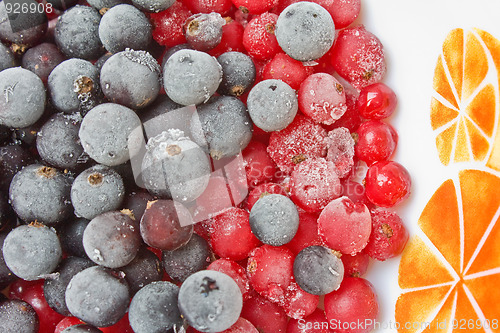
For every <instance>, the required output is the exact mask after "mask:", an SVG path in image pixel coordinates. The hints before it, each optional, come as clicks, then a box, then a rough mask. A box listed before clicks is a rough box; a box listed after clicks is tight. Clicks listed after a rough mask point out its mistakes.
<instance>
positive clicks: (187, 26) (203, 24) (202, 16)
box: [183, 12, 226, 52]
mask: <svg viewBox="0 0 500 333" xmlns="http://www.w3.org/2000/svg"><path fill="white" fill-rule="evenodd" d="M225 24H226V20H224V19H223V18H222V16H221V15H220V14H219V13H215V12H212V13H198V14H194V15H192V16H190V17H189V18H188V19H187V20H186V22H185V23H184V27H183V31H184V36H185V37H186V40H187V42H188V44H189V45H191V46H192V47H193V49H195V50H199V51H204V52H206V51H209V50H211V49H213V48H214V47H216V46H217V45H218V44H219V43H220V41H221V39H222V27H223V26H224V25H225Z"/></svg>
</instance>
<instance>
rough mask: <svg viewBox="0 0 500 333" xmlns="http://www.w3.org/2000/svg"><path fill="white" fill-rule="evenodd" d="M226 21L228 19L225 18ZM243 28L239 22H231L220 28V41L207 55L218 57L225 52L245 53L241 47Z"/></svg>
mask: <svg viewBox="0 0 500 333" xmlns="http://www.w3.org/2000/svg"><path fill="white" fill-rule="evenodd" d="M226 20H228V18H226ZM244 31H245V28H243V26H242V25H241V23H240V22H238V21H235V20H231V21H230V22H229V23H226V25H224V26H223V27H222V39H221V41H220V43H219V45H217V46H216V47H215V48H213V49H211V50H210V51H209V52H208V53H209V54H210V55H211V56H214V57H218V56H220V55H221V54H223V53H225V52H231V51H233V52H245V47H244V46H243V32H244Z"/></svg>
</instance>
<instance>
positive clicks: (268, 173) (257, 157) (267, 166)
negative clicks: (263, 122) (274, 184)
mask: <svg viewBox="0 0 500 333" xmlns="http://www.w3.org/2000/svg"><path fill="white" fill-rule="evenodd" d="M243 159H244V160H245V171H246V173H247V181H248V184H249V185H250V186H256V185H258V184H260V183H263V182H266V181H267V182H270V181H273V179H274V176H275V174H276V171H277V168H276V164H275V163H274V161H273V160H272V159H271V157H270V156H269V154H268V153H267V150H266V145H265V144H263V143H262V142H259V141H251V142H250V143H249V144H248V146H247V147H246V148H245V150H243Z"/></svg>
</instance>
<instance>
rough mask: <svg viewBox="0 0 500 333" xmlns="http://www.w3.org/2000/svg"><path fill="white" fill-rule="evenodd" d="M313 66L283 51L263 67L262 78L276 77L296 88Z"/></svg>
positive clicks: (310, 72)
mask: <svg viewBox="0 0 500 333" xmlns="http://www.w3.org/2000/svg"><path fill="white" fill-rule="evenodd" d="M312 71H313V67H311V66H304V64H303V63H302V62H300V61H298V60H295V59H292V58H290V57H289V56H288V55H287V54H285V53H281V52H280V53H278V54H276V55H275V56H274V58H273V59H272V60H271V61H269V62H268V63H267V64H266V66H265V67H264V72H263V73H262V79H263V80H269V79H276V80H281V81H283V82H285V83H286V84H288V85H289V86H290V87H291V88H292V89H295V90H298V89H299V87H300V84H301V83H302V82H303V81H304V80H305V79H306V78H307V77H308V76H309V75H310V74H312Z"/></svg>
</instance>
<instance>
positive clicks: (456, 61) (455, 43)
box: [443, 29, 464, 99]
mask: <svg viewBox="0 0 500 333" xmlns="http://www.w3.org/2000/svg"><path fill="white" fill-rule="evenodd" d="M443 58H444V60H445V62H446V65H447V67H448V70H449V72H450V75H451V80H452V82H453V83H454V86H455V89H456V92H457V94H458V98H459V99H461V94H462V82H463V69H464V66H463V63H464V31H463V30H462V29H454V30H452V31H451V32H450V33H449V34H448V36H447V37H446V39H445V41H444V43H443Z"/></svg>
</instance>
